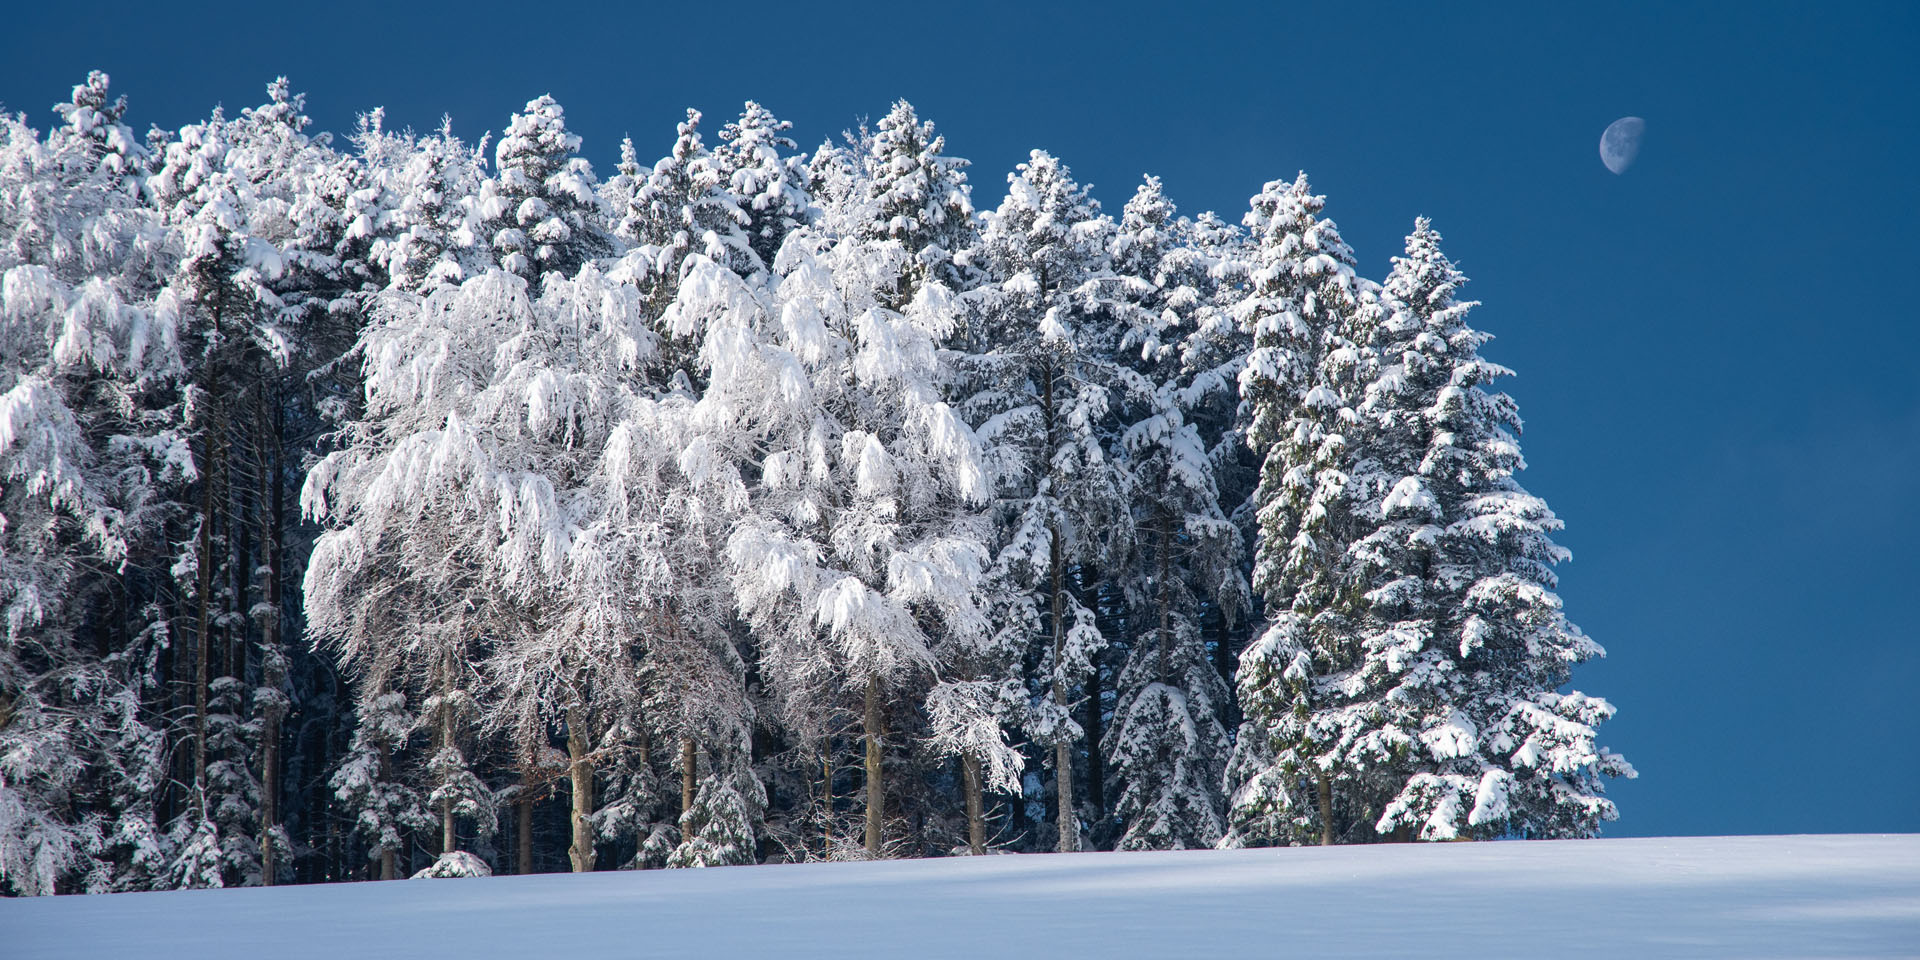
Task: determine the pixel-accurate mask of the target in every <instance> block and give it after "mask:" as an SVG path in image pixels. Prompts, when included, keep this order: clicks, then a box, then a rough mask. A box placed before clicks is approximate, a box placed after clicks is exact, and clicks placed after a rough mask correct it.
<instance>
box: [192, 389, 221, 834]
mask: <svg viewBox="0 0 1920 960" xmlns="http://www.w3.org/2000/svg"><path fill="white" fill-rule="evenodd" d="M218 431H219V418H218V417H215V418H213V419H212V421H211V422H210V423H209V424H208V426H207V440H206V444H205V448H206V454H207V460H206V463H204V464H201V474H200V540H199V550H200V556H199V561H200V569H199V571H198V573H199V581H198V584H197V589H198V594H199V595H198V596H196V597H195V598H194V600H195V613H194V640H195V647H196V649H195V650H194V663H193V811H194V819H195V820H203V819H205V818H206V816H207V660H208V659H209V658H211V657H212V655H213V646H212V643H213V637H212V636H211V632H210V629H209V628H210V622H209V621H210V619H211V607H212V605H213V478H214V476H215V469H214V466H213V462H214V459H215V452H216V450H217V448H218V446H219V438H218V436H217V434H218Z"/></svg>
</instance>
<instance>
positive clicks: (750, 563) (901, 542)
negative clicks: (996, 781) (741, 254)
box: [675, 228, 987, 856]
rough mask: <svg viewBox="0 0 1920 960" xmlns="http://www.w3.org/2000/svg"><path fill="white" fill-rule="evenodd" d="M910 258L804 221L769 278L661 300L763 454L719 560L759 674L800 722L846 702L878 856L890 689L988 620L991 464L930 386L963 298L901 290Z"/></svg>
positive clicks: (725, 410)
mask: <svg viewBox="0 0 1920 960" xmlns="http://www.w3.org/2000/svg"><path fill="white" fill-rule="evenodd" d="M912 263H913V261H911V260H910V259H909V252H908V251H907V250H906V248H905V247H904V246H903V245H902V244H901V243H899V242H898V241H894V240H891V239H877V238H876V239H869V238H860V237H835V236H831V235H827V234H823V233H820V232H816V231H814V230H812V229H810V228H803V229H802V230H799V231H796V232H795V234H793V235H792V236H790V237H789V238H788V239H787V241H786V243H785V245H784V246H783V247H782V250H781V255H780V259H779V261H778V262H777V263H776V265H775V272H776V274H777V277H775V278H774V279H773V281H772V283H771V284H769V285H767V286H761V285H758V284H756V283H753V282H752V281H749V280H741V279H740V278H739V277H737V276H736V275H734V274H732V273H731V272H730V271H723V270H721V269H720V268H719V266H718V265H717V264H713V263H711V262H710V261H709V262H707V263H705V264H701V265H699V266H697V267H696V268H695V270H694V273H693V274H692V275H691V277H692V279H690V280H689V282H688V284H687V285H686V287H685V288H684V289H683V291H682V299H681V301H680V302H679V303H678V304H676V306H675V311H676V314H677V315H679V316H683V317H687V318H692V317H700V318H702V319H703V321H704V324H705V327H706V330H707V334H706V345H705V350H704V352H703V354H702V359H703V361H704V365H705V367H706V368H707V370H708V373H709V381H708V382H709V384H710V386H709V388H708V389H707V391H706V392H705V395H704V396H703V397H702V398H701V401H700V406H701V410H700V411H699V416H700V417H701V418H702V419H703V420H706V421H707V422H727V423H735V424H740V425H742V426H743V427H744V429H745V431H746V436H748V437H749V438H750V439H751V441H752V443H753V444H754V446H755V448H757V450H758V451H761V453H760V455H759V456H758V457H757V458H756V462H755V466H756V467H757V473H758V478H757V482H756V483H754V484H753V485H752V487H751V501H752V502H751V505H750V507H749V509H748V511H747V513H746V514H745V516H743V517H742V519H741V520H740V521H739V523H737V524H736V525H735V527H734V530H733V532H732V535H731V536H730V538H729V542H728V546H727V553H728V557H729V559H730V560H731V562H732V566H733V571H734V573H733V587H734V590H735V591H736V594H737V597H738V603H739V606H740V610H741V612H742V613H743V614H744V615H745V617H746V619H747V621H748V623H749V625H750V626H751V627H752V628H753V629H754V631H755V633H756V635H757V638H758V639H759V641H760V644H761V646H760V652H761V664H760V667H761V671H762V674H763V676H765V677H766V679H767V683H768V684H769V686H770V687H771V688H772V691H773V693H774V696H775V698H776V701H777V702H778V706H779V709H780V710H781V711H782V712H783V718H784V719H786V720H787V721H788V722H789V723H792V724H796V725H797V726H798V727H799V728H800V729H806V728H807V726H809V725H812V724H817V723H818V722H819V720H818V718H819V716H820V714H819V711H820V708H821V706H822V705H823V702H830V700H831V699H838V698H840V697H841V696H843V695H846V694H851V695H852V696H853V697H856V698H858V702H859V704H860V706H859V711H858V712H859V716H860V718H861V727H862V732H863V734H864V738H865V740H866V768H867V769H866V775H867V797H866V831H865V848H866V851H867V854H868V855H870V856H877V855H880V854H881V853H882V852H883V850H884V840H883V824H884V821H885V796H886V793H885V785H884V783H883V779H882V753H883V747H882V740H883V736H884V731H885V725H886V714H887V706H888V704H889V701H891V700H893V699H895V698H896V697H898V696H899V692H900V690H901V689H902V688H904V687H906V686H907V685H908V684H910V683H918V682H921V681H923V680H924V679H926V678H927V677H928V676H929V675H930V674H931V672H932V671H933V670H934V669H935V667H936V655H935V652H934V651H935V648H936V646H937V645H938V644H939V643H940V642H941V641H942V638H944V637H947V636H953V635H960V636H964V635H970V634H972V633H975V632H978V631H980V630H983V629H984V627H985V624H984V621H983V620H982V618H981V614H980V612H979V610H978V609H977V608H976V607H975V604H974V591H975V579H976V577H977V575H978V573H979V569H980V567H981V566H982V564H983V561H984V549H983V546H982V543H981V539H982V532H981V531H979V530H977V529H976V528H975V527H974V526H973V525H972V524H971V523H970V522H969V518H970V516H971V515H972V512H973V509H974V508H973V507H972V506H971V505H972V504H975V503H978V502H980V500H982V499H983V498H984V496H985V495H986V492H987V488H986V485H985V476H984V474H983V472H982V470H981V467H980V463H979V459H978V450H977V447H976V445H975V443H974V439H973V433H972V431H971V430H969V429H968V428H967V426H966V424H965V423H963V422H962V421H961V420H960V418H959V417H958V416H957V415H956V414H955V412H954V411H953V410H952V409H951V408H950V407H949V406H948V405H947V404H946V403H945V402H944V400H942V398H941V392H940V390H939V387H938V384H937V380H936V378H937V376H938V370H937V369H936V356H937V354H936V345H937V344H938V343H939V342H940V340H941V339H942V338H944V337H945V336H947V335H948V334H950V333H951V331H952V329H953V328H954V326H955V325H956V324H957V322H958V309H957V307H956V305H955V304H954V301H953V298H952V295H951V294H950V292H949V291H948V290H947V289H946V288H945V287H944V286H943V285H941V284H940V283H938V282H923V283H921V284H920V285H919V287H918V288H917V290H916V291H915V293H914V295H913V297H912V298H911V299H910V300H908V301H907V302H905V303H899V302H897V301H896V300H895V299H894V298H895V297H896V296H897V294H898V292H899V291H900V290H901V289H903V284H905V283H907V281H905V280H903V279H902V275H903V274H904V273H906V272H908V271H910V270H912V269H914V268H913V267H912Z"/></svg>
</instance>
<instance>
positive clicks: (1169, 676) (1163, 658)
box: [1154, 480, 1173, 683]
mask: <svg viewBox="0 0 1920 960" xmlns="http://www.w3.org/2000/svg"><path fill="white" fill-rule="evenodd" d="M1160 487H1161V496H1163V497H1164V496H1166V492H1165V491H1166V481H1164V480H1163V481H1161V483H1160ZM1159 532H1160V537H1159V540H1160V544H1159V553H1160V583H1159V584H1158V586H1159V589H1158V590H1156V591H1154V593H1155V598H1154V601H1155V603H1156V605H1157V606H1159V608H1160V682H1161V683H1171V682H1172V680H1173V586H1172V580H1173V557H1172V556H1171V553H1172V547H1173V515H1172V514H1171V513H1170V512H1168V510H1167V509H1166V507H1165V506H1162V507H1161V508H1160V531H1159Z"/></svg>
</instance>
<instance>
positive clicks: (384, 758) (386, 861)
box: [380, 743, 394, 880]
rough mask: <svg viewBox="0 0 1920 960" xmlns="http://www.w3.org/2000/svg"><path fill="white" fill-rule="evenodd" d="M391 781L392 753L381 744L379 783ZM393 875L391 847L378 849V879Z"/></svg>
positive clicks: (392, 852)
mask: <svg viewBox="0 0 1920 960" xmlns="http://www.w3.org/2000/svg"><path fill="white" fill-rule="evenodd" d="M392 779H393V752H392V748H391V747H389V746H387V745H386V744H384V743H383V744H381V745H380V782H381V783H386V782H389V781H391V780H392ZM393 875H394V849H393V848H392V847H381V848H380V879H382V880H392V879H393Z"/></svg>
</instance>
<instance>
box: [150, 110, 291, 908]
mask: <svg viewBox="0 0 1920 960" xmlns="http://www.w3.org/2000/svg"><path fill="white" fill-rule="evenodd" d="M275 100H276V103H279V101H280V98H279V97H276V98H275ZM251 120H252V118H251V116H247V117H243V119H242V120H241V121H233V122H230V121H227V120H226V119H225V118H224V117H223V116H222V115H221V114H220V112H219V111H217V110H216V111H215V113H214V116H213V117H212V118H211V119H210V120H209V121H208V122H206V123H204V124H198V125H195V126H192V127H188V128H184V129H183V130H182V131H181V135H180V138H179V139H178V140H177V141H175V142H174V143H172V144H169V145H168V147H167V152H166V159H165V161H164V163H163V165H162V166H161V168H160V170H159V172H158V173H157V175H156V176H155V177H153V178H152V179H151V180H150V181H149V184H148V190H149V191H150V192H151V194H152V195H153V197H154V200H155V201H156V202H157V203H159V204H160V205H161V207H162V209H163V211H164V216H165V217H166V219H167V221H168V225H169V228H170V230H169V232H170V239H169V246H170V247H171V252H172V253H173V254H174V255H175V256H177V257H178V260H177V261H176V262H177V266H176V267H175V271H174V275H173V277H172V278H171V279H170V280H169V283H168V287H167V288H166V289H165V290H163V291H162V293H161V298H162V300H163V302H164V305H165V306H164V309H166V310H168V311H169V312H170V313H172V314H174V315H175V316H177V318H178V319H177V321H175V322H176V323H177V326H178V333H177V337H178V341H177V342H178V345H179V346H178V349H179V358H180V359H179V367H180V372H179V387H180V400H179V402H178V410H179V414H178V415H179V417H180V421H181V423H182V426H183V428H184V431H185V432H186V433H187V434H188V435H189V436H190V437H191V438H192V450H193V463H194V467H195V479H194V484H193V489H192V490H191V492H187V491H183V493H186V494H187V496H183V497H182V498H181V499H182V507H183V508H184V518H185V520H186V521H187V523H188V524H189V527H188V531H190V533H189V535H190V539H189V540H188V544H189V547H188V552H187V554H186V555H184V556H182V557H181V558H180V559H179V561H178V562H176V563H175V564H174V567H173V571H174V574H175V576H176V579H177V580H178V581H179V583H178V587H179V590H180V592H181V594H182V595H183V596H184V597H186V598H189V599H188V600H187V602H188V603H189V604H190V607H189V609H190V610H191V611H192V612H191V621H192V632H191V635H192V636H193V638H194V645H193V653H192V657H191V660H190V661H185V662H190V664H191V669H192V674H191V678H190V679H188V680H187V684H188V688H189V689H191V690H192V691H193V723H192V728H191V733H190V737H191V742H192V744H193V747H192V751H191V757H192V761H193V763H192V768H191V770H192V776H191V779H190V781H189V782H190V784H191V786H190V787H189V788H188V789H189V795H188V797H187V810H186V812H185V815H184V816H183V817H180V818H179V819H177V820H176V821H175V824H174V827H173V833H174V835H175V837H176V838H177V839H179V841H180V842H181V844H182V851H183V854H182V855H183V856H186V855H187V854H192V856H193V859H192V861H191V862H186V861H183V862H182V863H181V864H179V865H177V866H176V868H175V869H174V871H173V873H174V876H175V878H176V880H178V881H180V882H199V879H205V878H207V877H208V876H209V873H208V869H209V864H210V863H211V862H213V861H210V860H209V859H207V854H208V851H209V850H219V851H225V850H227V848H228V847H229V846H230V844H243V843H244V842H245V838H243V837H231V836H230V837H222V836H220V833H219V830H218V828H217V824H216V821H215V819H214V817H213V811H215V810H219V811H222V816H223V817H225V818H226V819H227V820H229V821H235V820H236V819H238V818H239V814H238V813H237V812H236V811H237V808H240V807H245V806H251V805H253V803H254V800H252V799H251V798H250V797H249V794H250V793H252V791H249V790H246V789H244V787H243V785H242V778H235V777H230V776H224V775H223V776H222V777H221V779H220V782H219V783H218V784H210V783H209V781H208V778H207V769H208V764H209V763H210V762H212V763H226V764H240V765H242V766H244V765H245V764H246V763H247V762H248V761H249V760H250V759H251V758H250V757H242V756H220V755H215V754H213V753H211V752H210V750H211V747H212V744H211V742H210V736H209V728H210V722H211V721H210V716H209V710H210V709H212V708H214V707H220V708H226V709H244V705H243V704H242V703H241V702H238V701H237V700H236V698H233V697H227V698H222V699H220V700H219V701H218V703H217V704H210V703H209V695H210V691H211V689H212V685H213V682H214V681H215V680H217V679H219V678H220V677H223V676H224V677H231V678H233V679H234V680H236V681H237V680H238V679H239V676H238V675H240V674H242V673H243V671H244V658H245V645H246V627H245V622H246V618H245V612H244V611H241V610H238V609H236V608H237V607H238V605H239V604H240V602H241V600H242V596H243V593H242V591H243V590H244V589H245V582H246V577H245V576H244V575H243V574H242V571H243V570H244V569H245V568H247V567H249V566H250V564H239V563H235V562H233V561H234V560H236V559H238V558H237V557H236V555H235V553H234V548H235V547H237V546H238V544H239V541H240V537H238V536H236V535H235V530H234V524H233V520H234V511H233V509H232V498H233V493H234V490H235V489H236V488H238V489H248V488H251V487H252V484H251V483H250V482H249V478H248V475H247V474H246V473H245V472H243V471H244V470H245V468H246V464H247V462H248V460H249V451H248V449H247V448H246V438H247V432H248V431H246V429H245V428H246V427H247V426H249V425H250V423H249V420H248V418H247V417H246V411H247V407H246V401H247V400H249V399H251V397H250V394H251V393H252V391H251V390H248V389H246V387H247V386H250V385H251V384H252V382H253V377H254V374H255V373H256V372H257V371H259V370H260V369H261V368H262V367H264V366H267V365H270V364H274V363H283V362H285V360H286V358H287V355H288V344H289V339H288V336H287V333H286V330H285V328H284V327H283V326H282V324H281V323H280V320H281V316H280V312H279V308H280V307H281V306H282V304H281V302H280V300H279V298H278V296H277V295H276V294H275V293H274V292H273V290H272V289H271V288H270V287H269V283H270V282H271V280H273V279H276V278H278V277H279V276H280V275H281V274H282V273H283V271H284V269H285V260H284V258H283V257H282V256H281V253H280V251H279V249H278V248H276V247H275V245H274V244H273V243H272V242H271V241H269V240H268V239H266V238H264V237H261V236H258V235H256V234H255V230H256V228H257V226H259V222H258V221H257V220H256V219H255V217H254V216H253V214H254V213H255V211H256V206H255V204H254V203H253V202H252V200H253V199H254V198H255V197H256V196H257V193H256V189H257V188H260V187H261V186H262V185H261V184H259V183H256V182H255V181H254V180H252V179H251V178H250V177H249V176H247V173H248V172H249V171H248V169H247V167H245V166H243V165H239V164H234V165H233V166H231V167H230V164H229V161H230V160H232V159H236V158H237V156H239V155H243V154H244V153H245V152H246V151H247V150H248V149H249V148H250V147H251V146H253V145H251V144H249V143H248V140H249V138H250V137H251V136H253V135H254V134H255V133H257V132H258V131H256V130H255V129H254V127H255V124H254V123H252V122H251ZM236 384H239V385H242V389H241V390H239V391H236V390H235V389H234V386H235V385H236ZM188 497H190V498H191V499H188ZM175 662H176V664H180V663H182V662H183V661H182V660H181V659H179V658H176V661H175ZM224 722H225V721H224V720H223V721H222V724H224ZM223 743H224V744H225V745H226V746H228V747H230V748H233V749H241V743H240V741H238V740H235V739H233V738H226V739H224V740H223ZM222 769H223V771H224V772H225V773H232V772H234V771H235V770H236V769H238V768H236V767H231V766H229V767H223V768H222ZM226 788H234V789H240V790H241V792H240V793H238V794H235V795H233V796H227V795H225V794H224V793H219V792H218V791H220V790H224V789H226ZM210 789H211V790H213V791H216V792H215V793H214V795H209V791H210ZM256 796H257V794H256ZM248 832H249V833H251V832H252V831H251V830H249V831H248ZM237 855H238V854H237V853H236V856H237ZM215 859H216V860H218V861H220V862H230V861H231V858H230V857H228V856H227V855H226V854H225V853H222V854H220V855H218V856H217V857H216V858H215ZM190 878H198V879H190ZM240 880H241V877H239V876H227V877H225V881H226V882H239V881H240Z"/></svg>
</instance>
